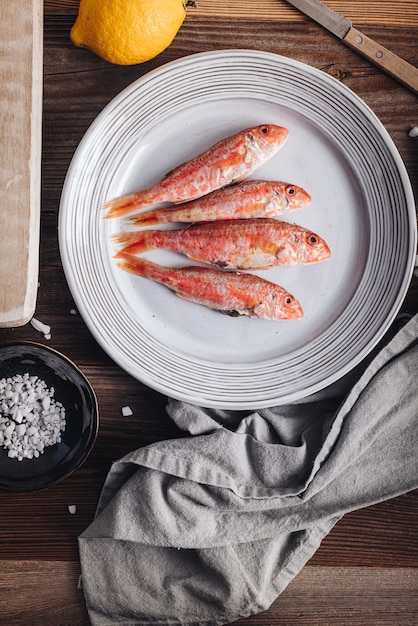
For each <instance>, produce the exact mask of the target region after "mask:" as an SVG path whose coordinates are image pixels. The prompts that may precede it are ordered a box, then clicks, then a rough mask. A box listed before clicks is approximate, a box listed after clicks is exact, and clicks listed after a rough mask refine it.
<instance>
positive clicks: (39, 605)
mask: <svg viewBox="0 0 418 626" xmlns="http://www.w3.org/2000/svg"><path fill="white" fill-rule="evenodd" d="M45 6H46V7H47V9H49V10H47V13H46V15H45V36H44V118H43V162H42V220H41V267H40V288H39V295H38V305H37V311H36V316H37V317H38V318H39V319H41V320H42V321H45V322H46V323H48V324H50V325H51V327H52V338H51V340H50V341H49V342H47V341H46V340H44V339H43V337H42V336H41V335H39V333H37V332H36V331H35V330H34V329H33V328H32V327H31V326H24V327H20V328H14V329H0V342H3V341H7V340H14V339H16V340H24V339H29V340H35V341H39V342H41V343H42V342H44V343H48V345H51V346H52V347H54V348H56V349H58V350H61V351H62V352H64V353H65V354H66V355H68V356H69V357H70V358H71V359H73V360H74V361H75V362H76V363H77V364H78V365H79V366H80V367H81V369H82V370H83V371H84V373H85V374H86V375H87V376H88V377H89V379H90V380H91V382H92V384H93V386H94V388H95V390H96V393H97V396H98V401H99V407H100V419H101V426H100V432H99V436H98V439H97V443H96V445H95V448H94V450H93V452H92V454H91V456H90V457H89V459H88V460H87V461H86V462H85V464H84V465H83V467H82V468H80V469H79V470H78V471H77V472H75V473H74V474H73V475H72V476H71V477H70V478H68V479H67V480H65V481H64V482H63V483H61V484H59V485H56V486H55V487H53V488H51V489H49V490H47V491H45V492H39V493H33V494H27V495H12V494H5V493H1V494H0V509H1V515H0V560H1V561H2V563H1V566H2V573H1V575H0V616H1V617H0V623H5V624H13V626H27V624H28V623H29V621H30V624H31V625H32V626H38V625H39V626H40V625H42V626H44V625H45V626H49V625H50V624H51V626H52V625H54V626H55V625H57V624H59V626H67V625H68V626H85V625H86V626H87V624H88V619H87V615H86V611H85V607H84V600H83V596H82V593H81V591H80V590H79V589H77V580H78V575H79V564H78V550H77V536H78V535H79V534H80V533H81V532H82V531H83V530H84V529H85V528H86V526H87V525H88V524H89V523H90V522H91V520H92V519H93V516H94V511H95V508H96V504H97V499H98V497H99V493H100V490H101V487H102V484H103V481H104V479H105V476H106V473H107V471H108V469H109V467H110V464H111V462H112V460H115V459H117V458H120V457H121V456H123V455H124V454H125V453H126V452H129V451H130V450H132V449H133V448H134V447H140V446H144V445H147V444H149V443H152V442H154V441H157V440H160V439H166V438H171V437H178V436H182V435H183V434H182V433H181V432H179V431H178V430H177V428H176V427H175V426H174V424H173V423H172V422H171V421H170V420H169V418H168V417H167V415H166V413H165V404H166V399H165V397H163V396H161V395H160V394H158V393H156V392H154V391H153V390H151V389H148V388H147V387H145V386H144V385H142V384H141V383H139V382H138V381H136V380H134V379H133V378H131V377H130V376H129V375H128V374H127V373H125V372H123V371H122V370H121V369H120V368H118V367H117V366H116V365H115V364H114V363H112V361H111V360H110V359H109V357H108V356H107V355H106V354H105V353H104V352H103V350H102V349H101V347H100V346H98V344H97V343H96V342H95V340H94V338H93V337H92V335H91V333H90V331H89V329H88V328H87V326H86V325H85V323H84V321H83V320H82V318H81V316H80V315H79V314H77V313H76V314H74V312H73V309H74V308H75V307H74V302H73V299H72V296H71V294H70V291H69V289H68V286H67V284H66V281H65V276H64V272H63V269H62V266H61V260H60V255H59V246H58V239H57V223H58V207H59V200H60V195H61V189H62V185H63V182H64V178H65V175H66V171H67V168H68V166H69V164H70V161H71V157H72V155H73V153H74V151H75V149H76V147H77V145H78V143H79V141H80V140H81V138H82V136H83V134H84V132H85V131H86V130H87V128H88V127H89V125H90V124H91V122H92V121H93V120H94V119H95V117H96V116H97V115H98V113H99V112H100V111H101V110H102V108H103V107H104V106H105V105H106V104H107V103H108V102H109V101H110V100H111V99H112V98H113V97H114V96H115V95H116V94H117V93H119V92H120V91H121V90H122V89H123V88H124V87H126V86H127V85H129V84H130V83H131V82H132V81H134V80H135V79H137V78H139V77H140V76H142V75H143V74H145V73H146V72H148V71H150V70H152V69H153V68H155V67H158V66H159V65H161V64H162V63H165V62H168V61H171V60H174V59H177V58H180V57H182V56H184V55H186V54H189V53H191V52H204V51H207V50H217V49H222V48H233V47H238V48H249V49H262V50H266V51H269V52H275V53H278V54H283V55H285V56H290V57H292V58H294V59H297V60H299V61H302V62H305V63H309V64H311V65H313V66H315V67H317V68H319V69H321V70H323V71H325V72H327V73H329V74H330V75H332V76H334V77H335V78H337V79H338V80H341V81H342V82H343V83H344V84H346V85H347V86H348V87H350V88H351V89H353V91H354V92H355V93H357V94H358V95H359V96H360V97H361V98H363V100H364V101H365V102H366V103H367V104H368V105H369V106H370V107H371V109H372V110H373V111H374V112H375V113H376V115H378V117H379V118H380V120H381V121H382V123H383V124H384V125H385V127H386V128H387V130H388V132H389V134H390V135H391V137H392V139H393V140H394V142H395V144H396V146H397V147H398V149H399V152H400V154H401V156H402V158H403V160H404V162H405V165H406V167H407V170H408V172H409V174H410V177H411V183H412V186H413V189H414V192H415V194H416V196H417V197H418V139H412V138H410V137H409V136H408V131H409V129H410V127H411V126H415V125H418V110H417V99H416V96H414V95H413V94H412V93H410V92H409V91H408V90H407V89H405V88H404V87H402V86H401V85H400V84H398V83H397V82H396V81H395V80H393V79H391V78H390V77H389V76H387V75H385V74H384V73H383V72H381V71H379V70H378V69H377V68H376V67H374V66H373V65H371V64H369V63H368V62H367V61H366V60H364V59H362V58H361V57H359V56H358V55H356V54H355V53H354V52H352V51H351V50H349V49H347V48H345V47H344V46H343V45H342V44H341V43H340V42H339V41H338V40H337V39H335V38H334V37H332V36H331V35H328V34H327V33H326V32H325V31H324V30H323V29H321V28H320V27H318V26H316V25H315V24H313V23H305V24H304V25H303V29H302V28H301V24H300V23H298V22H283V23H280V22H279V23H278V22H269V21H267V20H264V21H263V20H261V21H257V22H254V21H251V20H245V19H243V20H240V22H239V23H237V22H236V21H234V20H232V19H225V20H219V19H216V18H209V17H199V16H197V15H195V16H193V18H191V19H188V20H186V22H185V24H184V25H183V27H182V29H181V31H180V33H179V35H178V36H177V37H176V39H175V41H174V42H173V44H172V45H171V46H170V47H169V48H168V49H167V50H166V51H165V52H164V53H162V54H161V55H160V56H159V57H157V58H156V59H153V60H152V61H149V62H148V63H145V64H143V65H138V66H131V67H123V68H122V67H116V66H111V65H109V64H108V63H106V62H104V61H102V60H101V59H99V58H98V57H96V56H95V55H93V54H92V53H90V52H88V51H86V50H80V49H76V48H74V46H73V45H72V44H71V42H70V39H69V31H70V28H71V26H72V24H73V22H74V19H75V11H76V6H77V2H75V0H69V1H67V2H65V1H62V2H57V1H55V0H46V2H45ZM367 34H368V35H369V36H371V37H373V38H374V39H376V40H377V41H380V42H381V43H382V44H383V45H385V46H386V47H388V48H390V49H391V50H393V51H394V52H396V53H397V54H399V55H400V56H403V57H404V58H406V59H407V60H408V61H410V62H411V63H413V64H415V65H418V48H417V46H416V34H417V33H416V29H415V28H412V27H411V28H407V27H405V28H385V27H382V26H379V27H378V26H368V27H367ZM403 310H405V311H409V312H411V313H416V312H417V311H418V279H417V278H414V280H413V282H412V285H411V288H410V290H409V292H408V295H407V297H406V300H405V303H404V306H403ZM126 404H128V405H129V406H131V408H132V409H133V410H134V415H133V416H132V417H129V418H127V417H122V415H121V412H120V410H121V407H122V406H123V405H126ZM71 504H75V505H76V507H77V508H76V513H75V514H74V515H71V514H70V513H69V511H68V505H71ZM417 516H418V491H414V492H411V493H408V494H405V495H403V496H400V497H398V498H395V499H393V500H390V501H387V502H383V503H381V504H378V505H375V506H373V507H369V508H367V509H363V510H360V511H355V512H353V513H351V514H349V515H346V516H345V517H344V518H343V519H342V520H341V521H340V522H339V523H338V524H337V525H336V526H335V528H334V529H333V530H332V531H331V533H330V534H329V535H328V536H327V537H326V538H325V539H324V541H323V543H322V545H321V547H320V548H319V550H318V551H317V552H316V554H315V555H314V556H313V557H312V559H311V561H310V563H309V565H308V566H307V567H305V568H304V569H303V570H302V572H301V573H300V574H299V576H298V577H297V578H296V579H295V580H294V581H293V582H292V583H291V585H289V587H288V588H287V589H286V590H285V592H284V593H283V594H282V596H281V597H280V598H278V599H277V600H276V602H275V603H274V604H273V606H272V607H271V608H270V609H269V610H268V611H266V612H264V613H262V614H260V615H258V616H254V617H250V618H247V619H246V620H240V621H239V622H237V623H242V624H244V623H245V624H248V625H250V624H253V625H257V624H258V625H259V626H272V624H277V625H278V624H283V625H286V626H291V625H301V626H310V625H315V626H319V625H321V626H322V625H323V624H344V625H350V626H351V625H355V626H360V625H361V626H363V625H364V624H379V625H387V626H395V625H396V626H398V624H402V625H403V626H404V625H406V626H412V625H414V626H415V624H416V623H417V620H416V615H417V614H418V597H417V595H418V594H417V590H418V579H417V575H418V537H417V534H416V533H415V532H414V528H415V527H416V519H417ZM28 616H29V617H28ZM28 620H29V621H28Z"/></svg>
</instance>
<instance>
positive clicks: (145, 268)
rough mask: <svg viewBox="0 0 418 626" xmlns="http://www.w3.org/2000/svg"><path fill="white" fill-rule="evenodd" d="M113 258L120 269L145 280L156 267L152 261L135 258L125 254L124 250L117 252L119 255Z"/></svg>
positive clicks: (132, 255) (127, 253)
mask: <svg viewBox="0 0 418 626" xmlns="http://www.w3.org/2000/svg"><path fill="white" fill-rule="evenodd" d="M114 258H116V259H117V261H116V265H117V266H118V267H120V268H121V269H123V270H126V271H127V272H131V274H136V275H137V276H142V277H145V278H146V277H147V276H148V275H149V273H150V271H151V270H152V269H155V268H156V267H157V266H156V264H155V263H153V262H152V261H148V260H147V259H143V258H141V257H137V256H135V255H134V254H130V253H129V252H125V251H124V250H122V251H121V252H119V254H117V255H116V257H114Z"/></svg>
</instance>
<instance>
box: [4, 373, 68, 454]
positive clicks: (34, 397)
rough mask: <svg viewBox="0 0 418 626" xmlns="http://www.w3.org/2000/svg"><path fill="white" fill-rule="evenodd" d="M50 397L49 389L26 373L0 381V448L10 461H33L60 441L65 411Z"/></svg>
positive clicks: (52, 389)
mask: <svg viewBox="0 0 418 626" xmlns="http://www.w3.org/2000/svg"><path fill="white" fill-rule="evenodd" d="M54 394H55V390H54V388H53V387H51V388H50V389H48V387H47V385H46V383H45V381H43V380H41V379H40V378H38V377H37V376H30V375H29V374H28V373H26V374H23V375H21V374H16V375H15V376H12V377H8V378H2V379H0V433H1V436H0V445H2V446H3V448H5V449H6V450H7V453H8V456H9V457H10V458H14V459H17V460H18V461H22V460H23V459H32V458H34V457H35V458H37V457H39V454H42V453H43V452H44V449H45V448H46V447H47V446H51V445H54V444H55V443H59V442H60V441H61V433H62V432H63V431H64V430H65V426H66V420H65V409H64V407H63V405H62V404H61V403H60V402H58V401H57V400H55V398H54Z"/></svg>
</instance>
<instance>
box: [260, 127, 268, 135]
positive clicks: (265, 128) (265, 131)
mask: <svg viewBox="0 0 418 626" xmlns="http://www.w3.org/2000/svg"><path fill="white" fill-rule="evenodd" d="M260 130H261V132H262V133H263V134H264V135H266V134H267V133H268V132H269V129H268V128H267V126H263V128H261V129H260Z"/></svg>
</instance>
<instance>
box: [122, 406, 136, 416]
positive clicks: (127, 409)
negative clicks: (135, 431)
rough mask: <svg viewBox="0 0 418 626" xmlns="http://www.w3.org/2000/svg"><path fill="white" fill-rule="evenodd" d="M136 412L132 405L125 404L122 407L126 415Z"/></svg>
mask: <svg viewBox="0 0 418 626" xmlns="http://www.w3.org/2000/svg"><path fill="white" fill-rule="evenodd" d="M133 414H134V412H133V411H132V409H131V407H130V406H124V407H122V415H123V416H124V417H128V416H129V415H133Z"/></svg>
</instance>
